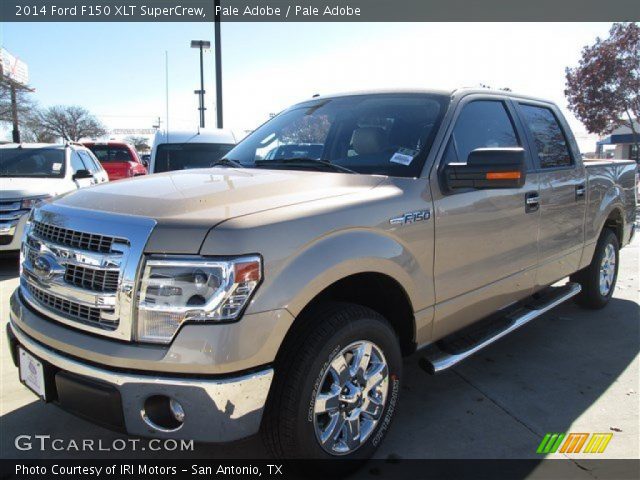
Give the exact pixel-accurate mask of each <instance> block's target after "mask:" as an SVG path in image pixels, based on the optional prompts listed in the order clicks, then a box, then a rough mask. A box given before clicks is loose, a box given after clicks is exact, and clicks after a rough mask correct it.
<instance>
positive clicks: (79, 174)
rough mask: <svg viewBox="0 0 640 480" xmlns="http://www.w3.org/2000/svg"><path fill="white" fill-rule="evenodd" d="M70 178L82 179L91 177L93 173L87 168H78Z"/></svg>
mask: <svg viewBox="0 0 640 480" xmlns="http://www.w3.org/2000/svg"><path fill="white" fill-rule="evenodd" d="M71 178H72V179H73V180H83V179H85V178H93V174H92V173H91V172H90V171H89V170H78V171H77V172H76V173H74V174H73V176H72V177H71Z"/></svg>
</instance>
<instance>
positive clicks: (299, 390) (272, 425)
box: [261, 303, 402, 473]
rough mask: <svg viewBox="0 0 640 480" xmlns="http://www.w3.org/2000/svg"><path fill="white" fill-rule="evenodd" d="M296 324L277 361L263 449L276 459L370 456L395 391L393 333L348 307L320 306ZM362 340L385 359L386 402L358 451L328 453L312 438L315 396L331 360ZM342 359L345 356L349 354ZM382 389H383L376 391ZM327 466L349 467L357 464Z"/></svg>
mask: <svg viewBox="0 0 640 480" xmlns="http://www.w3.org/2000/svg"><path fill="white" fill-rule="evenodd" d="M297 322H302V323H301V324H300V325H302V326H301V327H299V328H298V329H297V331H295V332H294V333H293V334H292V335H291V337H290V338H288V339H287V341H286V342H285V344H284V346H283V348H282V350H281V352H280V354H279V355H278V358H277V359H276V363H275V377H274V381H273V385H272V387H271V391H270V393H269V399H268V401H267V406H266V409H265V414H264V417H263V421H262V428H261V434H262V438H263V441H264V443H265V446H266V447H267V449H268V451H269V453H270V454H271V455H272V456H274V457H276V458H304V459H316V460H323V459H333V458H341V459H351V460H365V459H368V458H370V457H371V456H372V455H373V453H374V452H375V450H376V448H377V447H378V445H379V444H380V443H381V441H382V439H383V437H384V435H385V434H386V433H387V431H388V428H389V426H390V424H391V420H392V417H393V414H394V411H395V409H396V406H397V400H398V395H399V393H400V378H401V373H402V372H401V370H402V355H401V352H400V346H399V341H398V338H397V335H396V333H395V331H394V330H393V328H392V327H391V326H390V325H389V323H388V322H387V321H386V320H385V319H384V318H383V317H382V316H381V315H380V314H378V313H377V312H375V311H373V310H371V309H369V308H366V307H362V306H359V305H353V304H348V303H327V304H323V305H319V306H318V307H317V308H313V309H311V310H310V311H308V312H307V313H306V314H304V318H299V319H298V320H297ZM362 341H364V342H371V343H373V344H374V345H375V346H376V347H377V348H378V349H379V350H380V351H381V352H382V353H383V355H384V359H385V360H386V364H387V367H388V380H387V383H386V385H387V388H386V390H387V391H386V402H385V405H384V407H382V409H381V412H382V413H381V415H380V417H379V421H378V422H377V424H376V426H375V427H374V428H373V429H372V430H371V433H370V434H369V435H368V437H367V438H366V440H365V441H364V442H362V444H361V445H360V446H359V447H358V448H357V449H355V450H354V451H352V452H350V453H348V454H346V455H332V454H330V453H329V452H327V451H326V450H325V449H323V447H322V446H321V445H320V442H319V440H318V438H317V436H316V427H315V423H314V419H316V418H318V417H317V416H316V414H314V412H313V408H314V400H315V395H316V392H317V391H322V388H324V387H323V385H326V384H323V385H319V384H320V383H321V380H322V378H323V374H324V372H326V371H327V370H328V369H329V368H330V364H331V361H332V359H335V358H336V357H337V356H339V354H340V352H342V351H343V350H344V349H345V348H346V347H348V346H349V345H353V344H354V342H362ZM346 358H350V357H349V354H346ZM371 358H373V356H372V357H371ZM347 363H348V362H347ZM370 365H373V364H370ZM329 378H330V377H327V379H329ZM381 391H382V388H380V390H379V391H378V393H380V392H381ZM358 398H362V397H358ZM329 463H331V464H332V465H334V466H335V465H338V464H342V465H343V466H344V467H346V468H349V469H351V468H354V467H353V465H354V463H358V462H347V463H345V462H337V463H336V462H329ZM332 468H333V467H332ZM336 468H339V467H336ZM334 473H337V472H334Z"/></svg>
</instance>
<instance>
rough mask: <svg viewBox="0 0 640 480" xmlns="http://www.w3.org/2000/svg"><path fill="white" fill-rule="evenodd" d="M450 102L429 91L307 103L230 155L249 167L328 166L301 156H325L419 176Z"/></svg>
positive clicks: (353, 166)
mask: <svg viewBox="0 0 640 480" xmlns="http://www.w3.org/2000/svg"><path fill="white" fill-rule="evenodd" d="M447 102H448V98H447V97H446V96H444V95H429V94H374V95H353V96H346V97H336V98H330V99H318V100H314V101H310V102H306V103H304V104H301V105H296V106H295V107H292V108H290V109H288V110H285V111H284V112H283V113H281V114H280V115H278V116H276V117H274V118H273V119H272V120H270V121H269V122H267V123H265V124H264V125H262V126H261V127H260V128H258V129H257V130H256V131H255V132H253V133H252V134H251V135H249V136H248V137H247V138H246V139H245V140H244V141H242V142H241V143H240V144H239V145H238V146H236V148H234V149H233V150H232V151H231V152H229V153H228V154H227V156H226V158H229V159H230V160H235V161H236V162H239V163H241V164H243V165H244V166H247V167H261V168H283V169H315V170H317V169H322V170H328V168H327V167H328V165H323V164H322V162H312V161H311V162H310V161H303V160H309V159H312V160H322V161H323V162H325V163H326V162H330V163H332V164H334V165H338V166H340V167H345V168H348V169H349V170H353V171H354V172H356V173H364V174H379V175H389V176H398V177H416V176H419V175H420V171H421V169H422V165H423V164H424V160H425V158H426V155H427V153H428V151H429V148H430V147H431V143H432V141H433V137H434V135H435V133H436V131H437V129H438V127H439V125H440V121H441V119H442V116H443V114H444V110H445V108H446V105H447ZM291 159H297V160H298V161H291ZM286 160H290V161H286ZM334 171H339V170H337V169H335V170H334Z"/></svg>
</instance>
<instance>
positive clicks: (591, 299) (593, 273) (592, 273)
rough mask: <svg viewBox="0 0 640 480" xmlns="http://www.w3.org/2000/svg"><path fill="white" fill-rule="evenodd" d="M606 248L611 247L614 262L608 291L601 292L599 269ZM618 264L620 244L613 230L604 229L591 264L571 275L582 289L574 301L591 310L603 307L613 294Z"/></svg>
mask: <svg viewBox="0 0 640 480" xmlns="http://www.w3.org/2000/svg"><path fill="white" fill-rule="evenodd" d="M608 248H613V250H614V252H615V261H616V263H615V267H614V273H613V281H612V282H611V283H610V287H609V290H608V292H607V293H606V294H603V293H602V292H601V291H600V269H601V267H602V266H603V260H604V257H605V255H606V252H607V249H608ZM619 264H620V244H619V243H618V237H617V236H616V234H615V233H613V231H611V230H609V229H605V230H603V232H602V234H601V235H600V238H599V239H598V244H597V245H596V249H595V252H594V254H593V259H592V260H591V264H590V265H589V266H588V267H587V268H585V269H583V270H580V271H579V272H577V273H575V274H573V275H572V276H571V280H572V281H574V282H578V283H579V284H580V285H581V286H582V291H581V292H580V293H579V294H578V295H577V296H576V302H577V303H578V304H579V305H581V306H583V307H585V308H590V309H592V310H598V309H601V308H603V307H605V306H606V305H607V303H609V300H610V299H611V297H612V296H613V292H614V290H615V288H616V281H617V280H618V266H619Z"/></svg>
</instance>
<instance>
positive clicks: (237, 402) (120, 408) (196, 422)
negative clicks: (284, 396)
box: [8, 322, 273, 443]
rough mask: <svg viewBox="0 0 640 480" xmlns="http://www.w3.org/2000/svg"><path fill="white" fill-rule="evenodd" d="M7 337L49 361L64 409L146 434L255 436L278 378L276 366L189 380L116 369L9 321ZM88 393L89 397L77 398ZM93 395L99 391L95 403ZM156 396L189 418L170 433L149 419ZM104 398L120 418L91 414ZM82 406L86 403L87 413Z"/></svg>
mask: <svg viewBox="0 0 640 480" xmlns="http://www.w3.org/2000/svg"><path fill="white" fill-rule="evenodd" d="M8 335H9V342H10V344H12V354H14V355H15V352H16V351H15V349H16V348H17V346H20V347H21V348H23V349H25V350H26V351H28V352H29V353H31V354H32V355H33V356H35V357H37V358H38V359H39V360H41V361H43V362H44V363H45V365H46V370H47V371H48V372H49V375H50V376H51V377H50V382H49V383H50V384H51V387H50V388H51V389H52V390H53V391H52V392H51V395H50V398H51V399H52V400H53V401H57V402H58V403H59V404H60V406H61V407H62V408H66V409H68V410H71V411H72V413H76V414H78V415H80V416H82V417H85V418H87V419H89V420H93V421H95V422H96V423H101V424H103V425H106V426H111V427H114V428H118V427H120V425H118V424H117V419H118V418H120V419H121V420H120V421H121V423H122V425H121V427H122V429H123V430H124V431H126V432H127V433H129V434H131V435H138V436H143V437H154V438H174V439H186V440H195V441H198V442H215V443H219V442H220V443H221V442H230V441H234V440H238V439H241V438H245V437H248V436H250V435H253V434H255V433H256V432H257V431H258V429H259V427H260V422H261V420H262V412H263V409H264V405H265V402H266V400H267V395H268V393H269V388H270V386H271V381H272V379H273V369H271V368H266V369H262V370H260V371H257V372H253V373H248V374H243V375H238V376H234V377H224V378H220V377H217V378H211V377H209V378H187V377H184V376H182V377H180V376H163V375H160V374H159V373H157V372H156V373H153V374H143V373H130V372H125V371H115V370H109V369H104V368H101V367H99V366H94V365H91V364H87V363H84V362H82V361H81V360H78V359H75V358H71V357H68V356H65V355H61V354H60V353H58V352H56V351H54V350H51V349H49V348H47V347H45V346H43V345H42V344H40V343H39V342H36V341H34V340H33V339H31V338H30V337H29V336H28V335H26V334H25V333H24V332H22V331H21V330H20V329H19V328H18V327H17V326H15V325H14V324H13V322H11V323H10V324H9V327H8ZM70 378H71V380H72V381H73V382H75V383H74V385H75V386H74V388H73V389H72V391H73V393H72V395H71V396H70V395H69V393H68V392H69V388H68V387H63V384H64V382H66V384H65V385H68V384H69V379H70ZM78 385H80V387H78ZM56 388H58V389H62V388H66V389H67V390H66V391H67V394H66V395H57V393H58V392H56V391H55V389H56ZM95 392H98V393H95ZM105 392H106V393H105ZM83 395H84V396H85V397H86V398H77V397H78V396H83ZM92 395H95V401H94V398H93V397H92ZM154 395H163V396H167V397H170V398H173V399H175V400H177V401H179V402H180V404H181V405H182V407H183V410H184V422H183V423H182V425H181V426H180V427H179V428H177V429H172V430H170V431H169V430H166V429H162V428H156V427H154V426H153V425H150V424H149V423H147V421H145V402H146V400H147V399H148V398H149V397H151V396H154ZM48 396H49V394H48ZM74 397H75V398H74ZM106 397H108V398H106ZM105 398H106V399H105ZM100 401H102V402H103V404H104V405H105V407H106V408H108V409H109V410H113V415H112V416H111V417H113V418H114V419H116V420H114V421H110V419H107V421H101V419H99V418H92V417H93V414H92V411H91V408H94V412H95V410H97V406H98V404H97V403H96V402H100ZM78 405H80V407H78ZM82 405H85V406H86V408H85V410H84V411H83V410H82ZM79 408H80V410H79ZM100 410H104V409H100Z"/></svg>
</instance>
